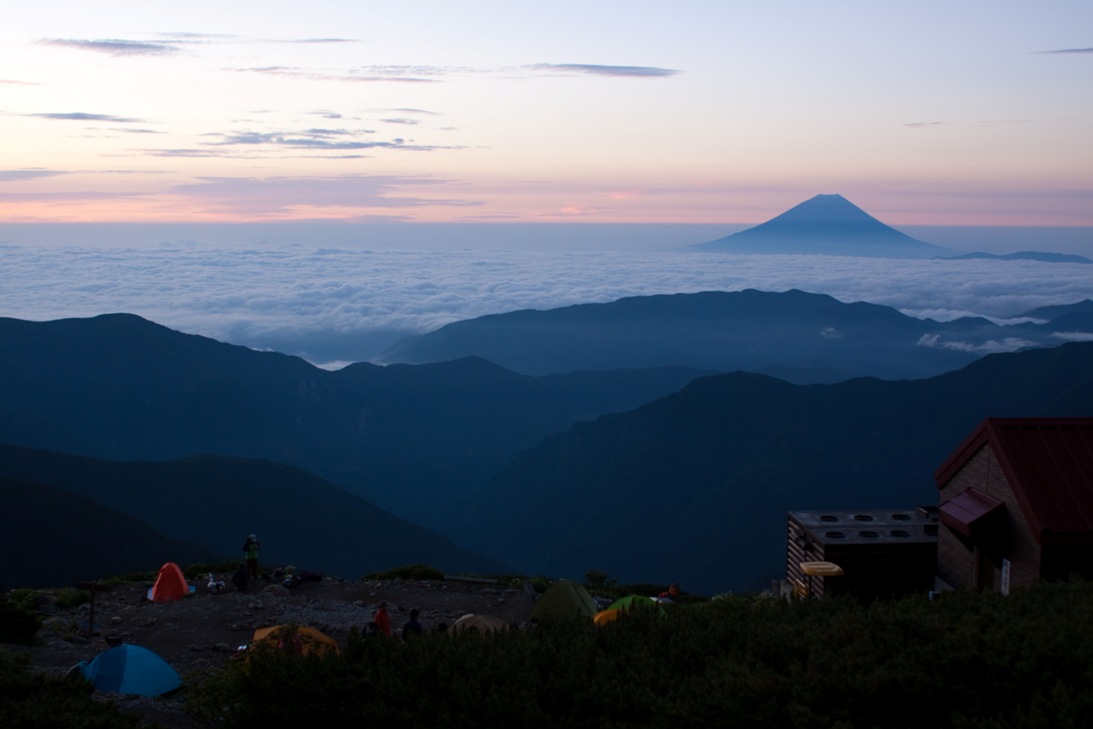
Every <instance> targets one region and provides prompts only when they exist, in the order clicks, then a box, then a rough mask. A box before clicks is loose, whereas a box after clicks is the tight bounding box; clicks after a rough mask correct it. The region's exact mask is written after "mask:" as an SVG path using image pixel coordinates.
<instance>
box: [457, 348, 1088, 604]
mask: <svg viewBox="0 0 1093 729" xmlns="http://www.w3.org/2000/svg"><path fill="white" fill-rule="evenodd" d="M1090 413H1093V343H1073V344H1066V345H1062V346H1060V347H1056V348H1052V349H1037V350H1031V351H1028V352H1020V353H1013V354H998V355H990V356H987V357H985V358H983V359H981V360H979V361H977V362H974V363H972V364H970V365H968V366H967V367H965V368H963V369H961V370H959V371H956V372H950V373H946V374H943V375H939V376H937V377H933V378H929V379H924V380H904V381H898V382H885V381H881V380H877V379H873V378H859V379H855V380H850V381H847V382H842V383H837V384H832V385H807V386H801V385H791V384H788V383H786V382H783V381H780V380H776V379H773V378H770V377H765V376H762V375H756V374H749V373H743V372H737V373H732V374H727V375H716V376H711V377H704V378H701V379H698V380H695V381H694V382H692V383H691V384H690V385H688V386H687V387H685V388H683V389H682V390H681V391H680V392H678V393H676V394H673V395H670V396H668V397H665V398H662V399H660V400H657V401H655V402H651V403H649V404H647V405H644V406H642V407H640V408H638V409H636V410H633V411H631V412H627V413H619V414H613V415H605V416H602V417H600V418H597V419H596V420H595V421H592V422H587V423H578V424H576V425H574V426H573V427H572V428H570V429H569V430H568V431H566V432H565V433H560V434H557V435H553V436H551V437H549V438H547V439H545V440H544V441H543V442H542V443H541V444H540V445H538V446H537V447H535V448H533V449H530V450H528V451H525V452H524V453H522V454H520V455H519V456H518V457H517V458H515V459H514V460H513V461H512V462H511V463H510V464H509V465H508V466H506V467H505V469H504V470H503V471H501V472H500V473H499V474H498V475H497V477H495V478H494V479H493V480H492V481H491V482H490V483H489V485H488V486H487V487H486V488H485V489H483V491H482V492H481V493H480V494H479V495H477V496H476V497H475V498H474V499H473V500H472V501H471V502H470V503H468V504H466V505H465V506H464V507H463V508H462V509H461V510H460V511H459V512H457V513H454V514H453V519H452V523H453V527H452V530H451V531H450V532H449V533H450V534H451V535H452V536H453V538H455V539H456V540H457V541H460V543H462V544H465V545H467V546H468V547H470V548H472V549H476V550H478V551H480V552H482V553H484V554H487V555H491V554H492V555H495V556H499V555H506V556H507V557H509V558H510V559H511V560H512V561H513V562H515V563H516V567H517V569H519V570H520V571H523V572H525V573H528V574H548V575H555V576H559V577H573V578H579V577H580V576H582V575H584V574H585V573H586V572H587V571H590V570H597V571H602V572H606V573H607V574H609V575H611V576H612V577H614V578H616V579H618V580H620V581H623V582H646V583H654V584H655V583H662V584H669V583H671V582H673V581H677V580H678V581H680V582H681V583H682V584H683V585H684V589H687V590H692V591H694V592H697V593H699V594H713V593H716V592H721V591H725V590H736V591H743V590H754V589H757V588H761V587H764V586H766V585H767V584H769V582H768V581H769V580H770V579H772V578H778V577H780V576H781V575H782V574H784V571H785V541H784V540H785V533H786V532H785V530H786V513H787V512H788V511H792V510H799V509H825V508H827V509H870V508H877V509H886V508H913V507H915V506H919V505H930V504H934V505H936V503H937V494H936V489H935V487H934V481H933V473H934V470H935V469H936V468H937V467H938V466H940V465H941V464H942V462H943V461H944V459H945V458H946V457H947V456H948V454H949V453H950V452H952V450H953V449H955V448H956V447H957V446H958V445H959V444H960V443H961V442H962V441H963V439H964V438H965V437H966V436H967V434H968V433H969V432H971V430H972V429H973V428H974V427H975V426H976V425H977V424H978V423H979V422H980V421H982V420H983V419H984V418H986V417H1041V416H1042V417H1047V416H1088V415H1089V414H1090Z"/></svg>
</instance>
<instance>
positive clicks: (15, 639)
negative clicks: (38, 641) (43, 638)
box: [0, 593, 42, 645]
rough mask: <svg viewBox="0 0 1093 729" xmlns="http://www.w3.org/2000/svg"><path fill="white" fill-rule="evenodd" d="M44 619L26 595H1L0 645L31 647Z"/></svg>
mask: <svg viewBox="0 0 1093 729" xmlns="http://www.w3.org/2000/svg"><path fill="white" fill-rule="evenodd" d="M40 627H42V619H41V618H40V617H39V616H38V613H37V611H36V610H35V607H34V602H33V600H30V599H27V595H26V594H16V595H15V596H14V597H13V596H11V595H8V594H6V593H0V643H17V644H21V645H31V644H32V643H33V642H34V637H35V636H36V635H37V634H38V629H39V628H40Z"/></svg>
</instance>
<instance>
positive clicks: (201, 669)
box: [26, 578, 535, 729]
mask: <svg viewBox="0 0 1093 729" xmlns="http://www.w3.org/2000/svg"><path fill="white" fill-rule="evenodd" d="M149 586H150V585H147V584H126V585H120V586H117V587H114V588H113V589H112V590H110V591H109V592H102V593H99V594H98V595H97V596H96V598H95V608H94V611H95V612H94V635H93V636H92V637H90V638H87V637H85V636H84V635H83V634H82V633H83V632H86V630H87V624H88V618H89V615H88V612H89V611H88V609H87V608H88V606H87V605H86V604H85V605H83V606H81V607H80V608H74V609H71V610H64V611H55V612H53V613H52V614H51V615H50V616H49V617H48V618H46V620H45V624H44V625H43V627H42V629H41V631H40V632H39V636H40V637H41V638H42V639H43V641H44V645H41V646H35V647H33V648H29V649H26V650H27V651H28V652H29V653H30V661H31V664H30V665H31V669H32V670H35V671H39V672H42V673H46V674H50V675H63V674H64V673H66V672H67V671H68V669H69V668H71V667H72V666H73V665H75V664H76V663H78V662H80V661H83V660H89V659H91V658H93V657H94V656H95V655H96V654H97V653H99V652H100V651H102V650H104V649H106V648H107V647H109V646H110V645H111V644H115V643H122V642H124V643H131V644H135V645H141V646H144V647H145V648H148V649H150V650H152V651H154V652H155V653H157V654H159V655H160V656H161V657H162V658H163V659H164V660H166V661H167V662H168V663H169V664H170V665H172V666H173V667H174V668H175V670H177V671H178V672H179V674H180V675H182V676H183V678H191V679H194V678H199V677H200V676H202V675H203V674H206V673H208V672H210V671H213V670H215V669H217V668H218V667H220V666H221V665H223V663H224V662H225V661H227V660H228V659H229V658H230V657H231V656H232V655H233V654H234V653H235V652H236V650H237V649H238V647H239V646H240V645H243V644H246V643H247V642H248V641H250V639H251V637H252V635H253V633H254V631H255V629H257V628H262V627H267V626H272V625H281V624H285V623H294V624H296V625H300V626H310V627H313V628H316V629H318V630H320V631H322V632H324V633H326V634H327V635H329V636H330V637H332V638H334V639H335V640H337V641H338V642H339V643H340V644H342V645H344V643H345V640H346V638H347V636H348V635H349V631H350V629H352V628H353V627H357V628H364V626H366V625H367V624H368V622H369V621H370V620H371V619H372V611H373V610H374V609H375V608H376V607H377V606H378V605H379V603H381V602H386V603H387V604H388V611H389V612H390V615H391V625H392V626H393V628H395V629H398V628H400V627H401V626H402V624H403V623H404V622H405V621H406V620H407V619H408V618H409V613H410V610H411V609H412V608H415V607H416V608H418V609H419V610H420V611H421V618H420V619H421V623H422V624H423V625H424V627H425V629H426V630H435V629H437V628H438V626H439V625H440V624H441V623H445V624H447V625H449V626H450V625H451V624H452V623H453V622H455V620H456V619H458V618H459V617H460V616H462V615H465V614H467V613H476V614H486V615H496V616H498V617H500V618H503V619H504V620H506V621H507V622H509V623H510V624H522V623H526V622H528V621H529V620H530V618H531V612H532V609H533V608H534V605H535V602H534V593H532V592H530V591H528V590H524V589H520V588H510V587H502V586H498V585H494V584H489V583H477V582H468V581H461V580H432V581H418V580H382V581H360V582H346V581H341V580H337V579H332V578H323V579H322V580H321V581H319V582H303V583H300V584H299V585H297V586H295V587H293V588H292V589H291V590H288V589H285V588H283V587H281V586H280V585H279V584H271V583H270V582H268V581H265V580H259V581H258V582H257V583H252V584H251V586H250V589H248V590H247V591H236V590H234V589H232V588H230V587H229V588H228V589H226V590H224V591H223V592H220V593H215V592H211V591H210V590H208V589H207V587H206V586H205V585H204V584H199V585H198V586H197V591H196V593H195V594H193V595H192V596H190V597H188V598H184V599H182V600H178V601H175V602H170V603H163V604H157V603H153V602H149V601H147V599H146V597H145V596H146V593H147V590H148V587H149ZM46 607H47V609H48V606H46ZM184 690H185V689H184ZM108 698H110V699H113V700H116V701H117V704H118V706H119V707H120V708H122V709H123V710H127V711H133V712H136V713H140V714H142V715H143V716H144V717H145V718H146V719H147V720H148V721H150V722H154V723H155V724H156V725H159V726H162V727H164V728H165V729H194V728H195V727H197V726H198V725H197V724H195V723H194V722H193V721H192V720H190V719H189V717H187V716H186V715H185V714H184V713H183V712H182V708H181V702H182V696H176V697H174V698H168V699H136V698H125V697H116V696H110V697H108Z"/></svg>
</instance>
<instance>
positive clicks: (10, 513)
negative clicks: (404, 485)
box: [0, 444, 505, 584]
mask: <svg viewBox="0 0 1093 729" xmlns="http://www.w3.org/2000/svg"><path fill="white" fill-rule="evenodd" d="M0 479H9V480H11V481H14V482H21V483H22V484H23V487H22V489H21V490H20V491H19V492H18V493H19V494H21V496H22V498H23V500H22V501H21V502H19V503H15V504H13V503H11V502H5V504H6V505H5V512H6V513H5V515H4V518H3V519H0V525H4V526H11V527H12V528H13V529H16V531H17V532H19V533H20V534H22V535H23V536H26V537H29V536H30V535H28V534H26V533H25V525H26V524H32V523H33V524H37V525H38V529H37V531H36V533H35V535H34V536H33V537H32V538H30V540H29V541H28V542H26V543H24V544H22V545H21V546H20V548H19V549H15V550H14V551H11V552H9V551H7V550H5V552H4V554H5V560H7V559H8V557H11V558H12V559H14V558H15V555H17V554H22V553H23V552H25V551H28V550H33V551H34V552H36V553H37V555H36V557H34V558H32V562H33V563H34V564H35V565H36V567H37V569H36V572H35V575H36V577H35V580H36V581H37V583H38V584H50V580H48V579H46V576H47V575H52V576H53V577H54V578H56V579H60V578H61V577H62V576H64V577H68V578H69V579H66V580H64V581H63V582H62V583H61V584H64V583H66V582H68V581H69V580H70V578H71V575H72V572H73V570H74V569H75V568H76V567H78V566H79V567H83V568H84V569H85V570H87V571H84V572H83V574H82V575H81V576H80V578H81V579H85V580H92V579H97V578H99V577H102V576H105V575H109V574H112V573H114V574H116V573H117V571H121V572H125V571H131V570H135V569H143V570H155V569H158V568H159V566H160V565H161V564H163V562H165V561H173V562H179V563H180V564H182V565H185V564H187V562H190V561H205V560H211V558H210V557H209V556H208V555H213V554H216V555H228V558H229V559H238V560H240V561H241V560H242V554H241V551H240V549H239V547H240V545H241V544H242V542H243V539H244V538H245V537H246V535H247V534H249V533H251V532H255V533H257V534H258V535H259V539H260V540H261V542H262V552H261V559H262V560H264V561H266V562H267V564H280V565H285V564H293V565H295V566H297V567H299V568H306V569H314V570H325V571H328V572H330V573H331V574H334V575H338V576H341V577H345V578H349V579H357V578H359V577H361V576H363V575H365V574H367V573H369V572H376V571H382V570H386V569H391V568H393V567H397V566H400V565H405V564H414V563H422V564H429V565H432V566H434V567H436V568H437V569H441V570H444V571H450V572H472V573H478V574H481V573H489V572H497V571H500V570H503V569H504V566H503V565H504V564H505V562H504V561H503V560H492V559H487V558H485V557H482V556H481V555H477V554H474V553H472V552H469V551H467V550H465V549H462V548H460V547H458V546H457V545H455V544H453V543H452V542H451V541H450V540H448V539H447V538H445V537H442V536H440V535H439V534H436V533H434V532H431V531H429V530H427V529H424V528H422V527H419V526H417V525H414V524H410V523H408V522H406V521H404V520H402V519H399V518H397V517H395V516H393V515H391V514H389V513H387V512H385V511H383V510H382V509H379V508H377V507H376V506H375V505H373V504H370V503H368V502H367V501H365V500H364V499H361V498H358V497H356V496H352V495H350V494H348V493H346V492H345V491H343V490H342V489H339V488H337V487H336V486H335V485H333V484H331V483H329V482H326V481H324V480H322V479H320V478H318V477H316V476H314V475H312V474H309V473H305V472H303V471H301V470H300V469H298V468H293V467H292V466H286V465H283V464H279V463H272V462H270V461H259V460H251V459H243V458H227V457H223V456H200V457H196V456H195V457H191V458H185V459H180V460H176V461H164V462H151V461H130V462H124V463H122V462H116V461H106V460H102V459H96V458H85V457H81V456H72V455H67V454H62V453H53V452H49V451H42V450H37V449H29V448H18V447H15V446H10V445H5V444H0ZM30 484H35V486H34V487H31V486H30ZM57 492H63V494H64V497H65V498H64V500H66V501H69V502H71V503H72V505H73V506H76V505H78V504H81V503H84V502H86V501H88V500H90V501H93V502H95V504H96V505H97V508H98V511H94V510H90V509H87V510H84V511H81V512H80V513H78V514H77V513H74V512H73V511H72V510H71V509H63V510H62V509H56V508H54V506H55V502H57V501H60V500H62V499H61V497H60V496H58V493H57ZM0 493H2V492H0ZM19 507H23V508H22V509H20V508H19ZM23 509H26V511H24V510H23ZM40 509H45V511H44V512H43V511H41V510H40ZM99 512H105V513H99ZM111 513H112V514H113V518H111V519H107V518H106V515H108V514H111ZM120 515H125V517H126V519H127V520H128V522H126V523H123V522H122V518H121V516H120ZM9 521H10V522H11V524H8V523H7V522H9ZM134 521H135V522H139V526H140V528H138V526H137V524H135V523H133V522H134ZM20 522H22V523H24V526H20ZM122 527H124V529H125V531H124V532H121V531H119V530H120V529H121V528H122ZM153 531H154V532H155V533H157V535H163V536H159V537H158V541H157V540H155V539H152V533H153ZM123 535H124V536H126V537H127V538H130V539H131V541H130V543H128V544H126V543H124V542H122V540H120V539H119V537H120V536H123ZM137 537H139V538H137ZM182 542H187V543H189V544H188V545H184V544H182ZM193 545H197V546H196V547H195V546H193ZM168 547H169V548H170V549H168ZM73 552H78V553H79V555H80V557H79V559H78V560H76V559H74V558H72V557H71V556H70V554H71V553H73ZM90 555H94V557H95V559H94V560H93V561H89V560H88V559H87V558H88V557H89V556H90ZM165 555H169V556H165ZM42 558H47V559H48V558H52V562H53V563H51V564H49V565H43V564H42V562H43V559H42ZM223 559H224V558H223V557H222V556H221V557H220V558H219V559H217V560H216V561H223ZM94 565H98V566H99V568H100V569H103V570H110V571H103V572H99V573H97V574H96V573H94V572H91V571H90V570H91V569H92V567H93V566H94ZM107 565H109V566H107ZM11 569H16V568H15V567H12V568H11ZM20 574H23V572H22V570H20ZM9 577H10V575H9ZM52 584H58V583H57V582H53V583H52Z"/></svg>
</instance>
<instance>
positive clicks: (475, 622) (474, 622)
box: [452, 613, 509, 633]
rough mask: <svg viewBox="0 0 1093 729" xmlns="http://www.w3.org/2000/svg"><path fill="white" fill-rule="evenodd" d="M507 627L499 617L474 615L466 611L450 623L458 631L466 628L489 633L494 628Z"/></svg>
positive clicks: (474, 631) (475, 631)
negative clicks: (465, 613)
mask: <svg viewBox="0 0 1093 729" xmlns="http://www.w3.org/2000/svg"><path fill="white" fill-rule="evenodd" d="M507 627H509V624H508V623H506V622H505V621H504V620H502V619H501V618H498V617H495V616H493V615H475V614H474V613H468V614H467V615H464V616H463V617H461V618H460V619H459V620H456V621H455V623H453V624H452V630H453V631H456V632H459V631H462V630H466V631H469V632H472V633H490V632H493V631H495V630H504V629H505V628H507Z"/></svg>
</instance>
